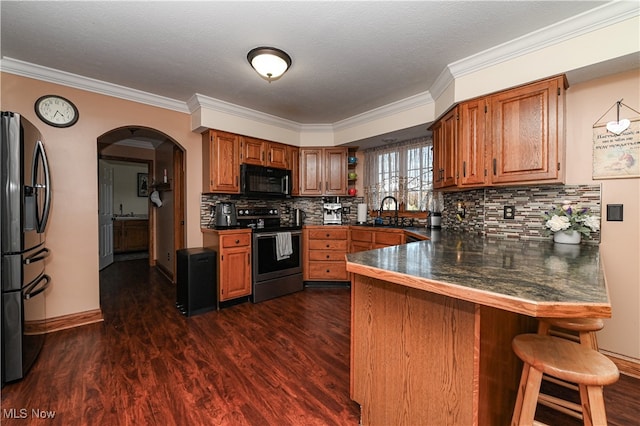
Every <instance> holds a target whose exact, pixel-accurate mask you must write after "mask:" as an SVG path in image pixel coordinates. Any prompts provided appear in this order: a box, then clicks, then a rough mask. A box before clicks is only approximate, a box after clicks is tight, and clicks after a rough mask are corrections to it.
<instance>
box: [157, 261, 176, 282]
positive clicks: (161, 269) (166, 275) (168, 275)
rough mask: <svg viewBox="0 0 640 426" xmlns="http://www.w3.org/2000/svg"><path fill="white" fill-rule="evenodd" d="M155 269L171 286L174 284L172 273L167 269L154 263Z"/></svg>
mask: <svg viewBox="0 0 640 426" xmlns="http://www.w3.org/2000/svg"><path fill="white" fill-rule="evenodd" d="M156 269H157V270H158V271H160V273H161V274H162V275H164V276H165V277H166V278H167V279H168V280H169V281H171V282H172V283H173V284H175V283H176V282H175V280H174V279H173V278H174V277H173V273H172V272H171V271H170V270H168V269H167V268H165V267H164V266H163V265H161V264H160V263H156Z"/></svg>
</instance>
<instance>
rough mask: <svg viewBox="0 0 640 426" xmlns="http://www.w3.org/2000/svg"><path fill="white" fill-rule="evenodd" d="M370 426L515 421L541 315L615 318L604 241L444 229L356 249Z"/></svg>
mask: <svg viewBox="0 0 640 426" xmlns="http://www.w3.org/2000/svg"><path fill="white" fill-rule="evenodd" d="M347 270H348V271H349V272H351V273H353V275H352V290H351V291H352V301H351V303H352V308H351V317H352V320H351V322H352V324H351V398H352V399H353V400H354V401H356V402H358V403H359V404H360V405H361V408H362V424H363V425H375V424H396V425H413V424H467V425H472V424H481V425H482V424H508V423H509V421H510V418H511V413H512V410H513V405H514V402H515V396H516V388H517V385H518V380H519V378H520V371H521V367H522V364H521V362H520V361H519V360H518V359H517V357H516V356H515V355H514V354H513V351H512V349H511V340H512V339H513V337H514V336H515V335H517V334H520V333H523V332H533V331H535V330H536V326H537V321H536V319H535V318H536V317H600V318H606V317H610V316H611V305H610V302H609V297H608V292H607V287H606V283H605V278H604V270H603V265H602V261H601V259H600V253H599V247H598V246H597V245H589V244H582V245H576V246H571V245H560V244H556V245H554V244H553V243H551V242H548V241H530V240H528V241H525V240H498V239H482V238H474V237H472V236H470V235H469V234H454V235H443V236H442V238H441V239H440V240H438V241H420V242H414V243H410V244H404V245H400V246H394V247H387V248H382V249H378V250H370V251H365V252H359V253H352V254H349V255H347Z"/></svg>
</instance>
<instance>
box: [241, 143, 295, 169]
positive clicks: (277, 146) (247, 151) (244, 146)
mask: <svg viewBox="0 0 640 426" xmlns="http://www.w3.org/2000/svg"><path fill="white" fill-rule="evenodd" d="M240 149H241V154H240V162H241V163H242V164H254V165H256V166H266V167H273V168H276V169H286V168H287V145H285V144H282V143H277V142H269V141H265V140H262V139H256V138H251V137H248V136H241V138H240Z"/></svg>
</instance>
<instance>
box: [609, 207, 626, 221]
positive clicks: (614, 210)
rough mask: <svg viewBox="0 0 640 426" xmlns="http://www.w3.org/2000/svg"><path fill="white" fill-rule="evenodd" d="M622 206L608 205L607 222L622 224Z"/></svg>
mask: <svg viewBox="0 0 640 426" xmlns="http://www.w3.org/2000/svg"><path fill="white" fill-rule="evenodd" d="M622 217H623V208H622V204H607V222H622Z"/></svg>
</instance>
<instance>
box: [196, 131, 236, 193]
mask: <svg viewBox="0 0 640 426" xmlns="http://www.w3.org/2000/svg"><path fill="white" fill-rule="evenodd" d="M202 178H203V180H202V190H203V192H217V193H226V194H237V193H239V192H240V136H238V135H236V134H233V133H227V132H221V131H218V130H209V131H206V132H204V133H203V134H202Z"/></svg>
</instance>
